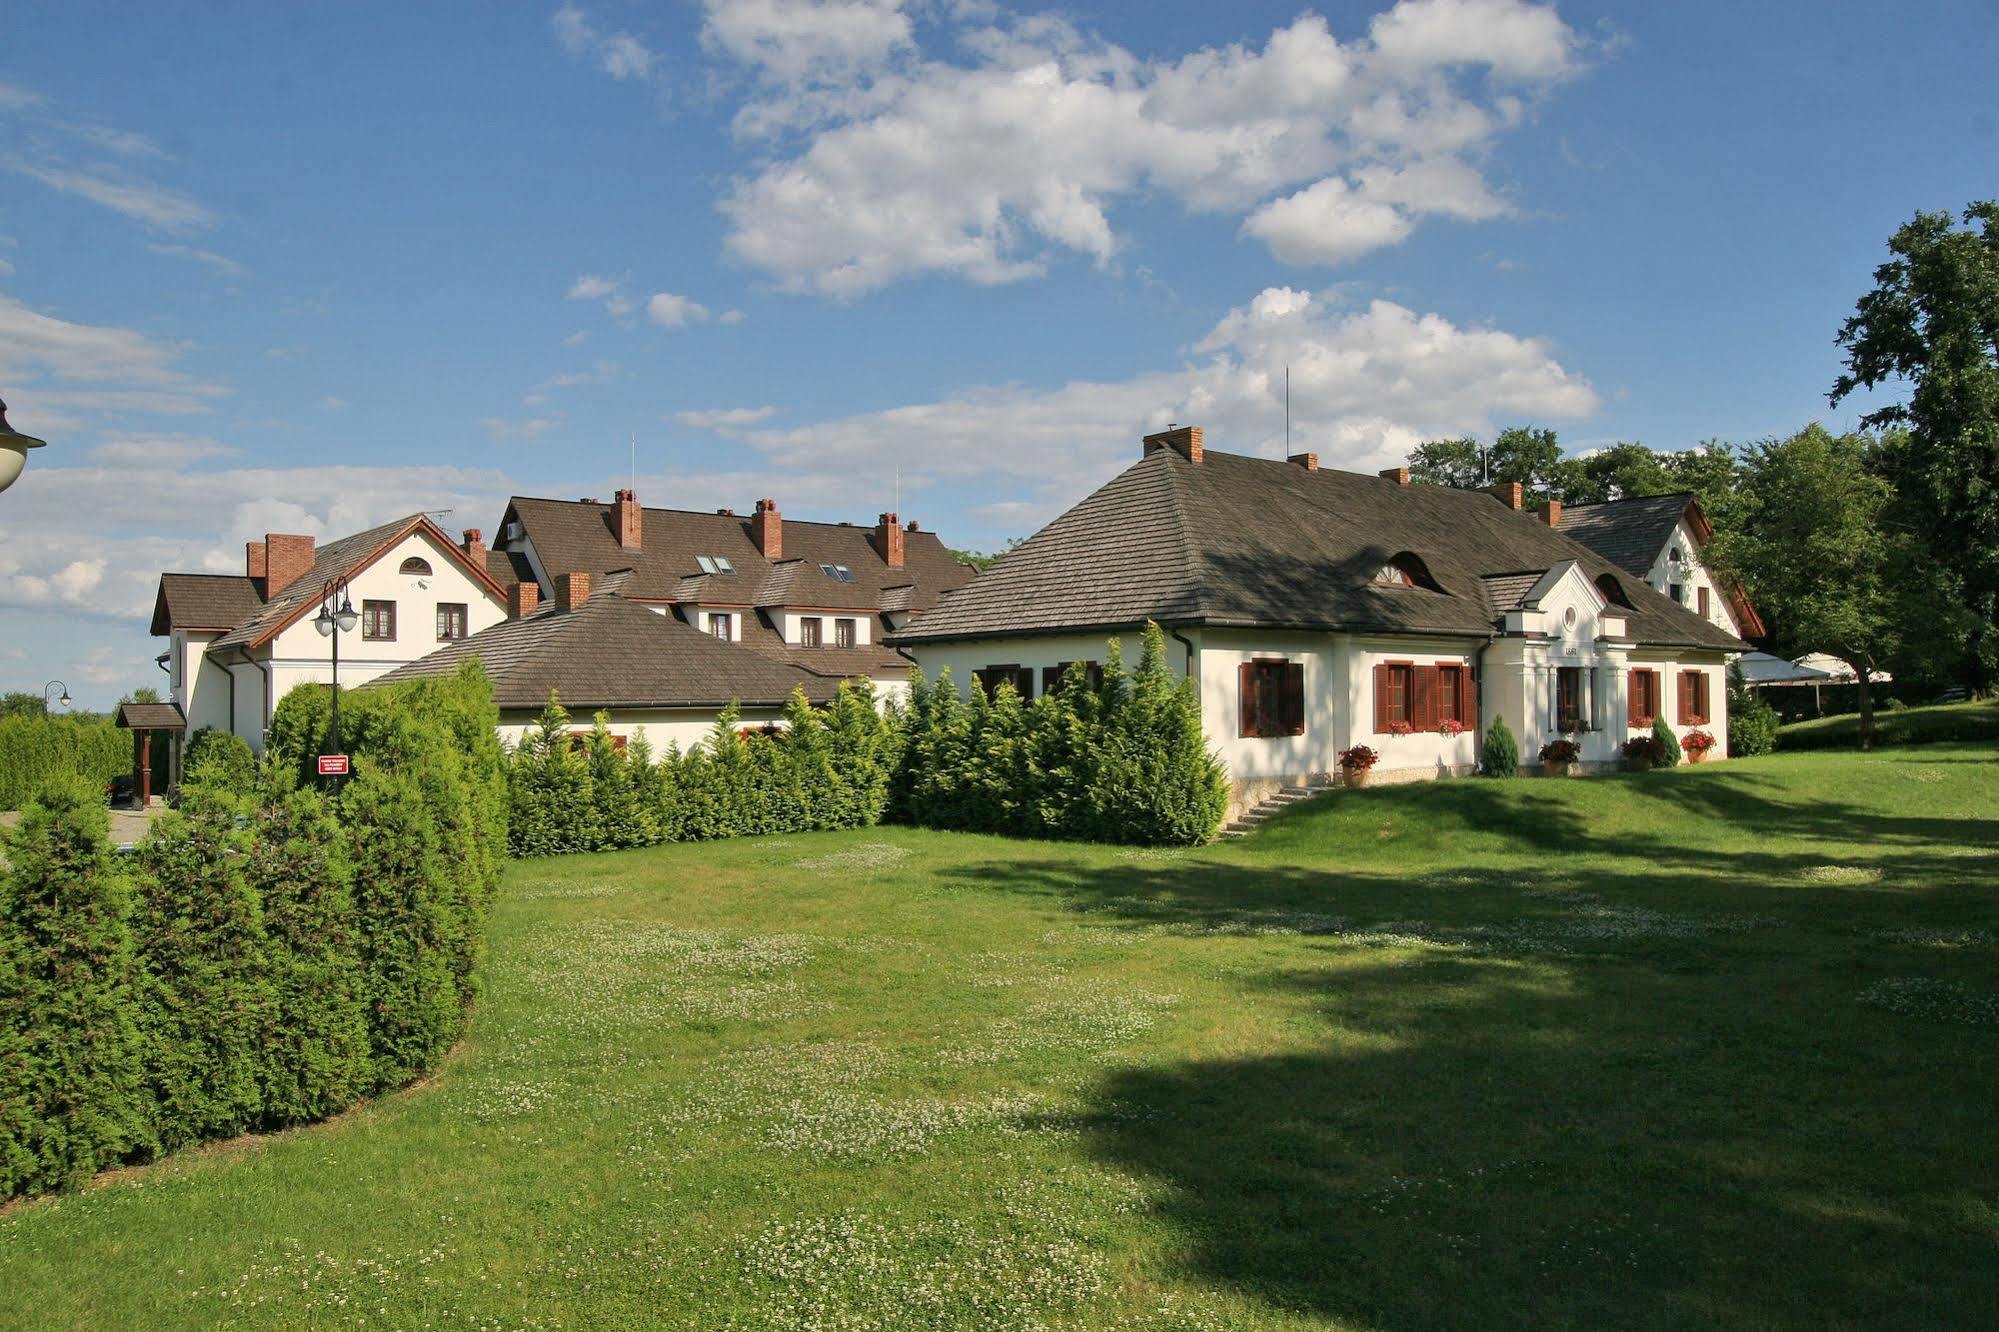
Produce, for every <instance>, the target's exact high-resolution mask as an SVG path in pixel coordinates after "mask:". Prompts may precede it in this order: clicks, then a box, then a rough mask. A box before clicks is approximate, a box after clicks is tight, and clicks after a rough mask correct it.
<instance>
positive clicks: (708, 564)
mask: <svg viewBox="0 0 1999 1332" xmlns="http://www.w3.org/2000/svg"><path fill="white" fill-rule="evenodd" d="M694 562H695V563H696V564H698V565H700V566H701V572H702V573H711V574H732V573H734V572H735V571H736V566H735V565H733V564H731V563H729V561H728V559H727V557H725V556H721V555H696V556H695V557H694Z"/></svg>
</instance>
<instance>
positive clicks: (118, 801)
mask: <svg viewBox="0 0 1999 1332" xmlns="http://www.w3.org/2000/svg"><path fill="white" fill-rule="evenodd" d="M104 798H105V799H106V800H107V801H108V802H109V803H110V805H111V808H113V809H137V808H138V806H139V783H138V782H137V781H136V780H134V779H133V777H132V775H131V774H130V773H126V774H124V775H123V776H119V777H113V778H112V779H111V780H110V781H109V782H107V783H106V784H105V787H104Z"/></svg>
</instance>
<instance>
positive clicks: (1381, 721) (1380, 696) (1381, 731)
mask: <svg viewBox="0 0 1999 1332" xmlns="http://www.w3.org/2000/svg"><path fill="white" fill-rule="evenodd" d="M1388 689H1389V685H1388V667H1386V666H1376V667H1375V668H1374V730H1375V734H1377V735H1387V734H1388Z"/></svg>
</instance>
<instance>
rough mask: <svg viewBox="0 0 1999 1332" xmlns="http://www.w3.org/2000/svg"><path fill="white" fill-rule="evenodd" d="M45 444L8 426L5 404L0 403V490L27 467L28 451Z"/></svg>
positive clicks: (11, 482)
mask: <svg viewBox="0 0 1999 1332" xmlns="http://www.w3.org/2000/svg"><path fill="white" fill-rule="evenodd" d="M47 443H48V441H47V440H41V439H36V438H35V437H34V436H33V435H24V434H22V433H21V432H20V431H18V430H16V429H14V427H12V426H10V425H8V424H7V404H6V403H4V402H0V490H5V489H6V488H7V487H9V486H11V485H13V484H14V482H15V481H17V480H19V479H20V476H21V469H22V468H24V467H26V466H27V465H28V450H29V449H39V448H42V447H43V446H45V445H46V444H47Z"/></svg>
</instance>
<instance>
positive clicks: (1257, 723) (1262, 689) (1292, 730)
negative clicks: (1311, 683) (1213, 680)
mask: <svg viewBox="0 0 1999 1332" xmlns="http://www.w3.org/2000/svg"><path fill="white" fill-rule="evenodd" d="M1237 681H1238V684H1237V688H1238V690H1239V692H1240V694H1241V699H1242V734H1243V735H1244V736H1248V737H1256V738H1259V739H1272V738H1275V737H1277V736H1284V735H1303V734H1304V733H1305V665H1304V663H1303V662H1296V661H1285V660H1282V659H1275V660H1270V659H1258V660H1256V661H1246V662H1244V663H1243V664H1242V665H1241V666H1240V667H1239V668H1238V671H1237Z"/></svg>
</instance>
